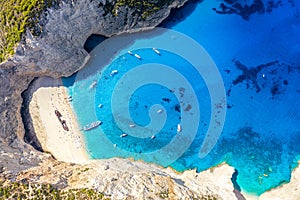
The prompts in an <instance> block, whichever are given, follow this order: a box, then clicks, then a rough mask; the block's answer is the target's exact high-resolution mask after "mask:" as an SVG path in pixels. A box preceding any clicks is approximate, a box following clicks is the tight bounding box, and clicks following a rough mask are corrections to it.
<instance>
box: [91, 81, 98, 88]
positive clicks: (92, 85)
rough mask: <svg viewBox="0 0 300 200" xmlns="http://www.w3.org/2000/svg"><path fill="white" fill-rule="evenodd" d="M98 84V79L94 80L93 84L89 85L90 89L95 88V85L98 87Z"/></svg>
mask: <svg viewBox="0 0 300 200" xmlns="http://www.w3.org/2000/svg"><path fill="white" fill-rule="evenodd" d="M96 85H97V81H93V82H92V84H91V85H90V86H89V88H90V89H93V88H94V87H96Z"/></svg>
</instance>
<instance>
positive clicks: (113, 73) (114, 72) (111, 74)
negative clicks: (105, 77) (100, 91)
mask: <svg viewBox="0 0 300 200" xmlns="http://www.w3.org/2000/svg"><path fill="white" fill-rule="evenodd" d="M117 73H118V70H116V69H115V70H112V71H111V72H110V76H114V75H116V74H117Z"/></svg>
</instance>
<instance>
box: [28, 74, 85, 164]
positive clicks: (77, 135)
mask: <svg viewBox="0 0 300 200" xmlns="http://www.w3.org/2000/svg"><path fill="white" fill-rule="evenodd" d="M34 87H35V92H34V93H33V96H32V100H31V102H30V105H29V110H30V114H31V116H32V122H33V125H34V129H35V132H36V134H37V138H38V139H39V141H40V143H41V145H42V147H43V149H44V151H48V152H50V153H51V154H52V155H53V156H54V157H55V158H56V159H57V160H60V161H66V162H72V163H85V162H86V161H88V160H89V157H88V154H87V152H86V149H85V143H84V138H83V136H82V133H81V132H80V128H79V126H78V124H77V120H76V117H75V114H74V113H73V111H72V108H71V105H70V103H69V101H68V95H67V91H66V88H65V87H64V86H63V85H62V81H61V79H52V78H50V77H41V78H38V79H37V80H36V81H35V82H34ZM55 110H58V111H59V112H60V113H61V115H62V117H61V120H65V121H66V125H67V126H68V128H69V131H66V130H64V128H63V126H62V124H61V122H60V121H59V119H58V117H57V116H56V115H55Z"/></svg>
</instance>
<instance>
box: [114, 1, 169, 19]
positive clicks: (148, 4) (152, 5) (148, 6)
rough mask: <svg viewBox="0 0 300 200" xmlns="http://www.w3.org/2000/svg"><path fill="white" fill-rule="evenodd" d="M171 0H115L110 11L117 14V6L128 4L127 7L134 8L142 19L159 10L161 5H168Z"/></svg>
mask: <svg viewBox="0 0 300 200" xmlns="http://www.w3.org/2000/svg"><path fill="white" fill-rule="evenodd" d="M171 2H172V0H158V1H145V0H117V2H116V3H115V5H114V7H113V10H112V13H113V14H114V15H115V16H117V15H118V9H119V7H121V6H128V7H129V8H134V9H135V11H136V12H137V14H139V15H141V16H142V19H146V18H147V17H148V16H150V15H152V14H153V13H155V12H156V11H158V10H160V9H161V8H162V7H163V6H165V5H169V4H170V3H171Z"/></svg>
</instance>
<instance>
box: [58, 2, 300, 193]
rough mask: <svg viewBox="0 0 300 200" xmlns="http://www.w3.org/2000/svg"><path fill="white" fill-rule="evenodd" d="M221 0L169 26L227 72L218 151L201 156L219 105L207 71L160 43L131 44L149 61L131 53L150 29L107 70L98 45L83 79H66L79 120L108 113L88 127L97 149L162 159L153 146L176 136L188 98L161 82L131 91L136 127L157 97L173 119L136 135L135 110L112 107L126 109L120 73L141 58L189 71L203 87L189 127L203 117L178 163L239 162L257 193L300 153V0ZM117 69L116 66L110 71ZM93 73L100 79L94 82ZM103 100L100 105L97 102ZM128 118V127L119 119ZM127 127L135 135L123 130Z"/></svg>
mask: <svg viewBox="0 0 300 200" xmlns="http://www.w3.org/2000/svg"><path fill="white" fill-rule="evenodd" d="M218 5H219V4H218V2H216V1H204V2H202V3H198V4H193V3H191V4H189V5H187V6H185V7H184V8H183V9H180V10H179V11H178V12H176V13H175V14H174V15H173V16H171V17H170V19H168V21H167V22H164V23H163V25H162V26H163V27H166V28H171V29H173V30H176V31H180V32H182V33H184V34H186V35H188V36H190V37H192V38H193V39H194V40H196V41H197V42H198V43H200V44H201V45H202V46H203V47H204V48H205V49H206V51H207V52H208V53H209V55H210V56H211V57H212V59H213V60H214V62H215V63H216V65H217V67H218V69H219V71H220V73H221V76H222V79H223V81H224V86H225V90H226V92H227V96H226V99H227V112H226V120H225V124H224V128H223V131H222V134H221V137H220V138H219V140H218V142H217V144H216V145H215V146H214V148H213V149H212V151H210V152H209V154H208V155H207V156H206V157H204V158H199V156H198V153H199V149H200V147H201V144H202V141H203V140H204V137H205V135H206V132H207V130H208V125H209V123H210V119H211V118H210V115H211V112H212V110H211V106H210V104H211V99H210V94H209V91H208V89H207V87H206V84H205V81H204V80H203V77H201V75H199V74H198V73H197V71H196V70H195V68H194V67H193V66H192V65H191V64H190V63H189V62H188V61H187V60H185V59H184V58H182V57H180V56H178V55H175V54H174V53H171V52H168V51H164V50H161V49H160V51H161V55H160V56H159V55H157V54H156V53H154V51H153V50H152V49H149V48H144V49H138V50H134V51H133V53H138V54H139V55H141V56H142V58H143V60H139V59H136V58H135V57H134V56H131V55H129V54H128V53H126V51H127V50H128V49H134V48H135V45H136V43H143V42H145V43H146V42H150V43H151V38H146V39H140V40H138V41H135V42H133V43H131V44H129V45H127V46H126V47H124V51H120V52H117V53H116V54H114V55H113V56H112V58H113V59H112V60H109V61H107V64H106V65H105V66H104V67H103V68H101V69H100V68H97V66H98V65H97V64H98V63H99V62H100V60H101V59H104V58H103V57H102V54H101V52H97V51H94V52H93V53H92V55H93V57H92V59H91V60H90V61H89V63H88V64H87V66H86V68H85V69H84V70H83V71H82V72H79V73H81V76H82V77H83V78H82V77H81V78H79V77H78V76H77V77H76V75H74V76H73V77H72V78H69V79H64V84H65V85H67V86H68V87H69V92H70V94H71V95H72V96H73V99H74V100H73V103H72V104H73V107H74V109H75V111H76V113H77V117H78V120H79V124H80V125H81V126H84V125H85V124H88V123H90V122H92V121H95V120H101V121H102V122H103V124H102V125H101V126H100V127H98V128H96V129H93V130H91V131H88V132H83V134H84V136H85V139H86V142H87V149H88V152H89V153H90V155H91V157H92V158H110V157H116V156H118V157H134V158H135V159H143V160H145V161H148V162H156V163H158V164H162V165H164V163H163V162H160V161H161V160H163V159H164V158H166V159H168V157H169V156H172V152H167V153H166V152H164V154H161V155H157V156H156V157H153V156H149V154H147V153H149V152H156V151H158V150H159V149H161V148H162V147H164V146H166V145H167V144H168V143H169V142H170V141H172V140H175V139H176V135H177V131H176V129H177V124H178V123H182V121H181V115H182V114H183V113H184V110H185V108H186V107H181V106H180V105H181V104H180V102H179V101H178V98H177V97H176V95H175V93H174V92H173V91H172V88H167V87H165V86H163V85H159V84H156V83H155V82H154V83H150V84H147V85H144V86H142V87H140V88H138V89H137V90H135V91H134V93H132V94H131V95H130V96H128V99H129V101H128V107H129V115H130V117H131V120H132V121H133V122H134V123H135V124H136V125H137V126H146V125H147V124H149V123H151V118H150V116H149V112H150V110H151V107H152V106H153V105H156V104H160V105H162V106H163V108H164V109H165V110H164V113H167V117H166V121H165V123H164V126H163V127H162V129H161V130H160V131H159V132H158V133H157V134H156V135H155V136H156V137H155V139H150V136H149V135H148V136H147V137H144V138H141V137H135V136H134V135H133V133H131V132H133V131H134V129H135V128H128V125H129V124H130V123H129V121H128V119H127V118H122V116H117V117H116V116H115V115H114V114H113V109H117V110H122V109H125V108H127V105H124V104H123V102H122V103H119V104H118V103H114V104H112V102H115V101H113V100H112V98H113V91H116V88H115V86H116V84H118V83H120V82H119V80H121V79H122V77H124V75H126V73H128V72H129V71H130V70H134V69H135V68H137V67H138V66H140V65H142V64H147V63H160V64H164V65H167V66H170V67H172V68H173V69H175V70H177V71H179V72H180V73H181V74H182V75H184V76H185V77H186V79H187V80H188V81H189V83H190V85H191V86H192V87H193V89H194V91H195V93H196V96H197V101H198V103H199V110H200V113H201V117H200V121H199V122H194V121H189V122H187V124H188V125H190V126H192V125H193V124H195V123H198V124H199V127H198V129H197V135H196V137H195V138H194V139H193V141H192V143H191V145H189V147H188V149H187V150H186V151H185V153H184V154H183V155H182V156H181V157H180V158H179V159H177V160H176V161H175V162H173V163H170V166H172V167H173V168H175V169H176V170H179V171H184V170H186V169H192V168H196V169H197V170H198V171H201V170H205V169H207V168H209V167H211V166H214V165H216V164H218V163H221V162H223V161H226V162H227V163H228V164H230V165H232V166H233V167H235V169H236V170H237V180H236V182H237V184H238V186H239V187H240V188H241V189H242V190H244V191H247V192H250V193H254V194H261V193H263V192H264V191H266V190H268V189H270V188H273V187H276V186H278V185H279V184H281V183H284V182H287V181H289V179H290V174H291V170H292V169H293V167H295V166H296V164H297V160H298V159H299V157H297V156H299V154H300V103H299V99H300V86H299V85H300V84H299V83H300V78H299V77H300V46H299V44H300V18H299V11H298V9H299V8H300V5H299V4H297V3H295V6H294V7H293V5H292V4H291V3H288V2H287V1H286V2H285V1H283V3H282V5H280V6H278V8H274V9H273V11H272V12H270V13H264V14H253V15H251V16H250V18H249V20H248V21H247V20H244V19H242V18H241V17H240V16H237V15H234V14H232V15H221V14H217V13H216V12H215V11H213V10H212V8H216V7H218ZM183 16H185V18H183ZM96 49H97V48H96ZM267 63H269V64H267ZM113 70H118V73H117V74H115V75H113V76H111V75H110V74H111V72H112V71H113ZM84 73H86V74H87V75H83V74H84ZM153 74H154V76H155V72H153V73H151V75H153ZM145 76H150V74H146V75H145ZM157 76H158V74H157ZM143 78H146V77H142V76H140V75H139V76H136V79H143ZM94 81H96V82H97V85H96V86H95V88H91V87H90V86H91V84H92V83H93V82H94ZM178 83H180V81H179V80H178ZM120 84H121V85H122V83H120ZM126 84H127V83H126V82H125V83H123V85H125V86H126ZM118 92H119V93H126V92H128V91H126V90H125V91H118ZM99 104H102V105H103V107H101V108H99V107H98V105H99ZM112 106H114V108H113V107H112ZM157 109H158V107H156V110H157ZM150 113H151V112H150ZM152 114H153V115H155V114H157V113H155V112H154V113H152ZM157 116H159V115H157ZM162 119H163V117H162ZM118 123H120V124H118ZM157 123H158V124H159V120H158V122H157ZM122 125H124V126H126V127H127V129H126V130H127V132H126V131H124V130H122V129H121V128H120V126H122ZM123 129H124V128H123ZM183 130H184V128H183ZM124 132H126V133H128V136H127V137H124V138H121V137H120V135H121V134H122V133H124ZM181 143H182V144H183V143H185V141H181ZM179 144H180V143H179ZM114 145H116V147H114Z"/></svg>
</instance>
